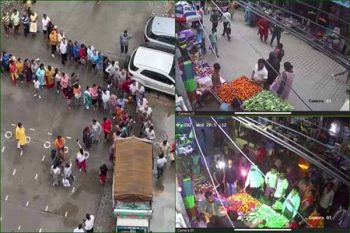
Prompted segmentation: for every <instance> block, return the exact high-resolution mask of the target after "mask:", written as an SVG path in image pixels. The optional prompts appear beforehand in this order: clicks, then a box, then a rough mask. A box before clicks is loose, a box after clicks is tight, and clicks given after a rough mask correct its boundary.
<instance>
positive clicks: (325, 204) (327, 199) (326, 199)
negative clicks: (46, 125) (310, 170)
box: [317, 182, 334, 217]
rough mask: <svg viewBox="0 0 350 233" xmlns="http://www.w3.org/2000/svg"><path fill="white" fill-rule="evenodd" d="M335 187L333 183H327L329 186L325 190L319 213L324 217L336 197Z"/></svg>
mask: <svg viewBox="0 0 350 233" xmlns="http://www.w3.org/2000/svg"><path fill="white" fill-rule="evenodd" d="M333 186H334V184H333V183H332V182H329V183H327V186H326V188H325V189H324V191H323V193H322V196H321V199H320V203H319V208H318V210H317V211H318V212H319V213H320V214H321V215H322V216H324V217H325V216H326V215H327V214H328V212H329V208H330V207H331V205H332V203H333V197H334V191H333Z"/></svg>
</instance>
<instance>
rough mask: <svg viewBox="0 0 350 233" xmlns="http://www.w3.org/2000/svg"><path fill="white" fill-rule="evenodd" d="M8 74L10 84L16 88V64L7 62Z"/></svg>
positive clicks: (12, 61)
mask: <svg viewBox="0 0 350 233" xmlns="http://www.w3.org/2000/svg"><path fill="white" fill-rule="evenodd" d="M9 72H10V78H11V81H12V84H13V85H15V86H17V78H18V72H17V66H16V62H15V61H14V60H10V61H9Z"/></svg>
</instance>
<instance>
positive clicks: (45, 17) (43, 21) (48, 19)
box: [41, 14, 51, 40]
mask: <svg viewBox="0 0 350 233" xmlns="http://www.w3.org/2000/svg"><path fill="white" fill-rule="evenodd" d="M50 21H51V20H50V18H49V17H48V16H47V15H46V14H43V18H42V20H41V23H42V26H43V34H44V40H45V39H47V26H48V25H49V22H50Z"/></svg>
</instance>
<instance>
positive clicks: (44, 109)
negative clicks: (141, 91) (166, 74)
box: [1, 1, 175, 232]
mask: <svg viewBox="0 0 350 233" xmlns="http://www.w3.org/2000/svg"><path fill="white" fill-rule="evenodd" d="M152 6H153V5H152V4H150V3H149V2H102V5H100V6H95V2H86V1H85V2H74V1H69V2H68V1H67V2H38V3H36V4H35V5H34V9H35V10H36V11H37V12H38V14H39V15H42V13H44V12H46V13H47V14H48V15H49V17H50V18H51V19H52V20H53V22H54V23H55V24H56V22H57V25H58V27H59V28H63V29H64V30H65V33H66V37H67V38H69V39H73V40H79V41H82V42H85V43H86V44H93V45H94V47H95V48H96V49H97V50H99V51H103V52H104V53H106V54H107V55H108V56H110V57H111V58H113V59H118V60H121V58H120V57H119V54H118V52H119V33H120V32H121V31H122V30H124V28H127V29H128V30H129V31H130V32H131V33H132V34H133V35H134V38H133V39H132V40H131V41H130V52H131V51H132V49H134V48H136V47H137V45H138V44H140V43H142V42H143V30H144V25H145V23H146V21H147V19H148V17H149V16H150V14H151V13H152ZM116 9H117V11H116ZM135 12H137V14H135ZM39 21H41V18H40V19H39ZM39 25H40V24H39ZM40 27H41V26H40ZM40 27H39V28H40ZM1 39H2V41H1V47H2V50H5V51H7V52H10V53H13V54H15V55H16V56H17V57H21V58H22V60H24V58H31V59H33V58H37V57H39V58H40V59H41V61H42V62H43V63H44V64H46V65H52V66H53V67H58V68H59V69H60V70H61V71H65V72H66V73H68V74H70V73H72V72H75V73H79V75H80V84H81V86H82V87H83V88H84V87H85V86H86V85H92V83H96V84H97V85H102V86H105V84H104V83H103V80H102V78H101V77H100V75H96V74H95V73H94V72H91V71H90V70H88V69H85V68H82V67H78V68H77V67H75V66H74V65H66V66H62V65H61V64H60V57H59V56H56V57H55V58H52V57H51V56H50V51H49V50H48V49H47V47H46V46H45V44H44V43H43V41H42V34H38V35H37V38H34V39H32V38H24V36H23V35H20V36H18V37H17V38H14V37H13V35H12V34H11V36H10V37H9V38H5V37H4V35H3V34H2V35H1ZM1 76H2V80H1V106H2V111H1V113H2V116H1V119H2V121H1V129H2V131H1V136H2V138H1V139H2V145H1V148H2V156H1V176H2V180H1V181H2V187H1V204H2V205H1V213H2V216H1V231H2V232H4V231H6V232H10V231H27V232H38V231H43V232H50V231H51V232H52V231H54V232H57V231H60V232H72V230H73V229H74V228H75V227H76V226H77V224H78V223H79V222H81V221H82V219H83V218H84V216H85V214H86V213H87V212H89V213H91V214H93V215H95V216H96V218H97V219H96V222H98V221H99V218H104V217H105V216H111V215H112V212H109V211H106V212H102V214H101V215H100V214H98V209H99V207H100V205H101V197H102V196H103V195H105V193H108V192H111V190H108V188H109V187H108V185H107V187H103V186H101V185H100V184H99V182H98V167H99V166H100V165H101V164H102V163H107V162H108V157H107V151H108V148H109V146H110V144H106V143H104V142H103V141H101V142H100V143H99V144H98V145H94V146H93V147H92V149H91V150H90V158H89V160H88V174H87V176H85V175H83V174H82V173H80V172H79V171H78V170H77V169H76V168H75V167H74V168H73V174H74V175H75V176H76V180H75V181H74V182H73V184H72V187H70V188H63V187H53V186H52V178H51V176H50V174H49V168H50V162H51V161H50V157H49V156H50V154H49V153H50V149H45V148H44V143H45V142H47V141H48V142H51V144H52V143H53V141H54V139H55V137H56V136H57V135H62V136H64V137H66V143H67V146H68V147H69V150H70V151H69V156H70V157H71V158H72V161H73V162H74V159H75V154H76V151H77V146H76V142H75V139H76V138H81V137H82V129H83V128H84V127H86V126H88V125H90V121H91V119H92V118H95V119H97V120H99V121H100V122H101V120H102V118H103V116H105V115H106V114H104V113H102V112H92V111H85V110H84V109H82V108H79V109H73V110H70V111H69V110H67V108H66V104H65V101H64V99H63V97H62V96H61V94H60V95H58V94H57V93H56V92H55V90H42V97H43V99H41V100H38V99H34V98H33V93H34V90H33V87H32V84H29V85H27V84H21V83H20V84H19V86H18V87H15V86H13V85H12V84H11V83H10V80H9V77H8V75H7V74H6V75H3V74H1ZM147 99H148V100H149V102H150V106H151V107H152V108H153V121H154V122H155V132H156V136H157V138H156V141H157V142H158V141H162V140H163V139H165V138H166V137H167V136H168V137H169V140H173V135H174V124H173V122H174V101H173V99H172V98H169V97H167V96H164V95H162V94H159V93H156V92H152V91H147ZM127 109H128V111H129V112H130V113H131V114H134V113H135V106H134V105H133V104H130V105H128V106H127ZM17 122H22V123H23V125H24V127H25V128H26V133H27V135H28V136H30V137H31V142H30V143H29V145H28V147H27V148H26V149H25V151H24V154H23V156H21V155H20V154H19V151H18V150H17V149H16V143H15V140H14V130H15V127H14V126H13V125H12V124H16V123H17ZM31 129H32V130H31ZM137 130H138V129H137V128H136V127H135V131H134V133H135V134H137V133H138V131H137ZM7 131H10V132H12V134H13V135H12V137H11V138H9V139H7V138H5V136H4V135H5V133H6V132H7ZM48 133H50V134H52V135H49V134H48ZM67 137H69V138H71V139H68V138H67ZM43 156H44V157H43ZM109 177H112V174H109ZM108 182H111V181H110V180H109V181H108ZM174 183H175V179H174V171H173V168H169V169H168V170H167V171H166V177H164V178H163V185H160V184H159V183H158V182H157V181H156V179H154V196H155V198H154V205H153V210H154V216H153V219H152V225H151V226H152V230H153V231H172V230H173V229H174V225H175V224H174V221H175V219H174V216H175V211H174V207H175V200H174V195H173V193H174V189H175V187H174ZM165 208H166V209H167V210H169V211H168V212H167V213H166V214H163V211H164V209H165ZM171 209H173V212H171V211H170V210H171ZM100 213H101V212H100ZM158 222H162V223H165V224H157V223H158ZM104 227H105V228H104V229H107V230H108V231H111V230H112V227H113V226H112V225H111V226H109V225H107V224H106V225H105V226H104Z"/></svg>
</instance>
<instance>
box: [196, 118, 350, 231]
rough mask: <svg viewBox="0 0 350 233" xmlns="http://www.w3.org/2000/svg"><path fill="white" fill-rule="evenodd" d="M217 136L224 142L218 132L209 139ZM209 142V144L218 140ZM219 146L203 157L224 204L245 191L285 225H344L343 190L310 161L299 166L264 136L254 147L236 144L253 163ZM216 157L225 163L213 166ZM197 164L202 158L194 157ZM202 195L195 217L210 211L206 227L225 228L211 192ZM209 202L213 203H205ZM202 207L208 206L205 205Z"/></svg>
mask: <svg viewBox="0 0 350 233" xmlns="http://www.w3.org/2000/svg"><path fill="white" fill-rule="evenodd" d="M297 124H300V122H298V123H297ZM345 128H346V127H345ZM232 130H233V129H232ZM246 134H247V132H246V131H244V132H242V130H241V132H238V135H239V136H238V137H242V138H245V136H244V135H246ZM215 138H216V137H215ZM249 138H250V140H251V139H252V138H255V140H253V141H256V139H259V137H258V136H256V135H255V136H254V137H249ZM217 140H220V142H222V141H225V140H224V139H223V138H220V137H219V138H218V139H215V140H214V141H215V142H216V141H217ZM248 140H249V139H248ZM341 140H344V141H346V140H348V139H346V138H342V139H341ZM215 142H214V144H221V143H219V142H216V143H215ZM203 143H205V142H203ZM201 144H202V143H201ZM222 145H223V146H219V147H217V148H218V149H219V150H221V151H220V152H218V153H216V154H220V155H217V156H214V157H213V158H211V156H209V157H208V158H207V159H208V161H209V166H210V171H211V173H212V176H213V180H214V183H215V185H216V186H217V190H218V192H219V195H220V197H221V199H222V201H223V204H224V205H226V202H225V200H226V197H229V196H231V195H233V194H236V193H239V192H247V193H249V194H250V195H251V196H252V197H254V198H256V199H257V200H260V201H261V202H262V203H265V204H267V205H269V206H271V207H272V208H273V209H275V210H276V211H278V212H279V213H281V214H282V215H284V216H285V217H286V218H287V219H288V220H289V224H288V225H286V226H285V227H291V228H310V227H311V228H313V227H320V225H317V224H316V222H319V221H321V220H322V221H323V227H325V228H347V227H348V225H349V217H350V216H349V209H348V208H349V200H348V197H349V191H348V187H347V186H346V185H345V184H343V183H342V182H341V181H339V180H337V179H335V178H333V177H330V176H328V175H325V174H323V173H322V172H321V171H320V170H319V168H317V167H316V166H314V165H311V164H308V165H307V167H306V168H305V167H303V166H302V165H300V164H303V162H302V161H300V160H298V159H295V157H296V155H295V154H293V153H292V152H290V151H288V150H286V149H285V148H282V147H280V146H279V145H275V144H274V143H273V142H271V141H269V140H267V139H266V140H261V143H253V145H254V147H251V146H249V145H248V144H245V145H244V146H243V147H242V151H243V153H244V154H245V155H246V156H247V157H248V158H249V159H250V160H251V161H252V162H253V163H251V162H250V161H248V159H247V158H246V157H245V156H243V155H242V154H241V153H240V152H239V151H236V150H234V149H231V148H230V147H229V146H228V144H225V143H223V144H222ZM221 148H222V149H221ZM282 155H283V156H282ZM220 162H223V163H224V164H225V165H226V166H225V167H224V168H223V167H222V166H218V164H219V163H220ZM199 164H203V163H202V162H199ZM205 197H206V199H205V200H204V201H203V203H201V205H200V206H199V207H200V208H199V212H200V213H201V215H200V216H202V217H203V218H204V219H205V216H214V217H213V219H212V221H211V220H208V219H207V221H205V220H203V221H204V222H207V223H208V225H207V227H220V226H221V227H222V226H226V227H231V225H230V224H229V223H227V222H226V221H227V219H226V217H222V213H220V207H221V202H220V201H219V199H218V198H217V197H215V195H214V193H212V192H208V193H205ZM212 205H214V207H211V206H212ZM206 206H209V207H208V208H206ZM236 214H237V213H232V211H231V210H230V213H228V216H229V217H232V216H235V215H236ZM202 217H200V218H199V219H198V223H200V222H201V221H202ZM231 220H232V221H233V222H234V224H235V226H236V227H237V226H239V227H243V228H247V227H256V226H252V225H251V223H248V222H244V223H243V222H239V223H238V221H237V218H231ZM316 220H318V221H316ZM225 222H226V223H225ZM237 224H238V225H237ZM262 224H263V223H262Z"/></svg>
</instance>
